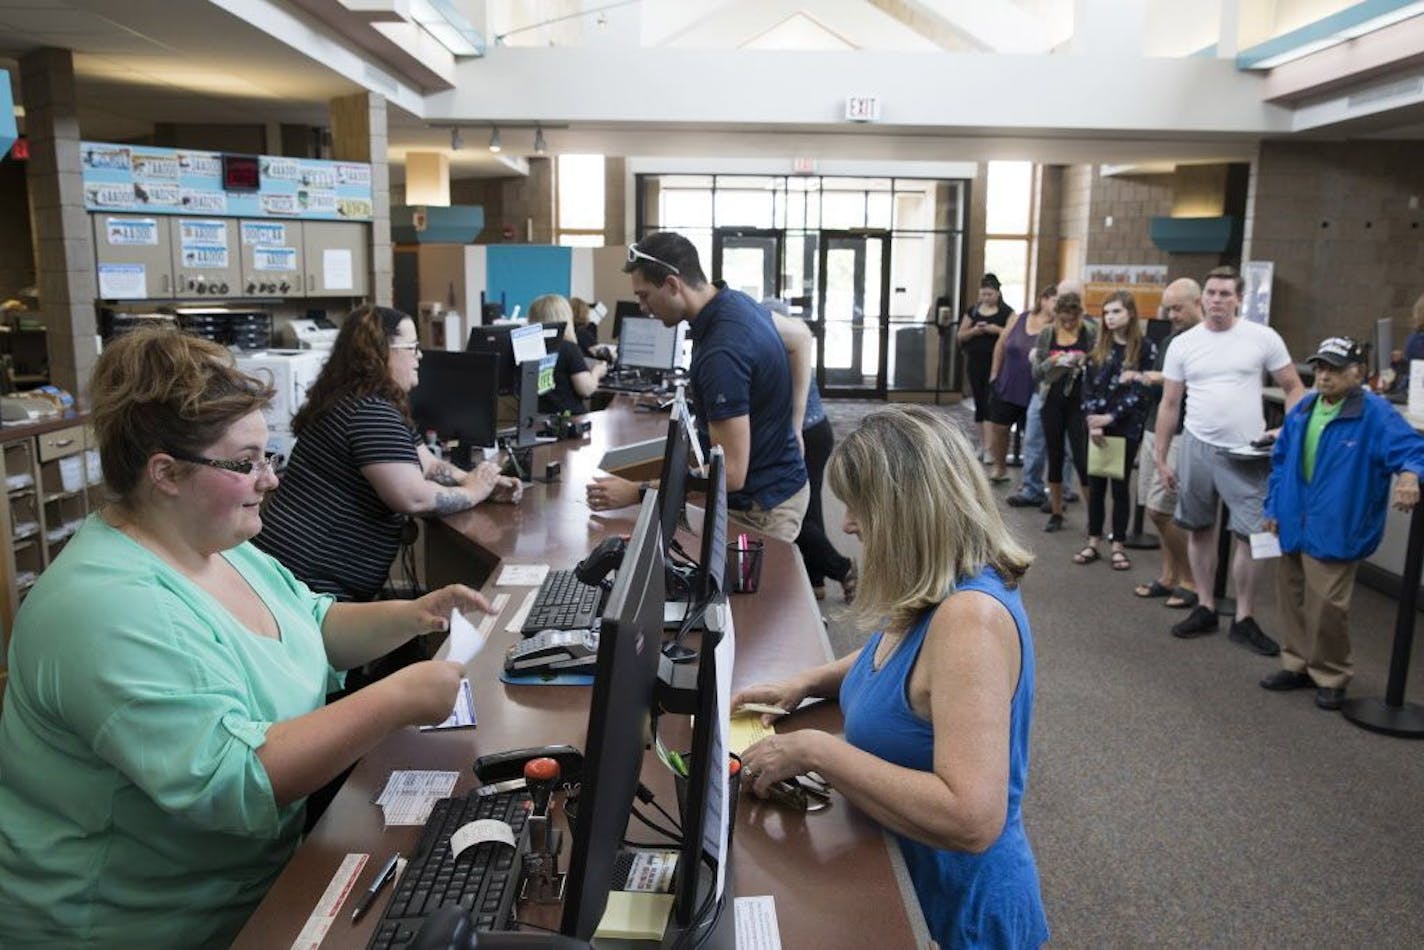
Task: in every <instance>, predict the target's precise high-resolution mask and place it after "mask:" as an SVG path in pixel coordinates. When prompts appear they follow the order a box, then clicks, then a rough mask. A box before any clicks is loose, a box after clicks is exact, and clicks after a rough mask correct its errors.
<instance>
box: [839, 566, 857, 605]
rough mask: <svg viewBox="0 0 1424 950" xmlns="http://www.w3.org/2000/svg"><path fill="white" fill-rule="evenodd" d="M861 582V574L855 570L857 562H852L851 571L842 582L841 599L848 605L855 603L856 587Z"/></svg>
mask: <svg viewBox="0 0 1424 950" xmlns="http://www.w3.org/2000/svg"><path fill="white" fill-rule="evenodd" d="M859 580H860V572H859V571H857V570H856V569H855V562H854V561H851V562H850V570H849V571H848V572H846V576H845V578H844V579H843V580H842V581H841V599H842V600H844V601H845V602H846V603H848V604H851V603H854V602H855V585H856V582H857V581H859Z"/></svg>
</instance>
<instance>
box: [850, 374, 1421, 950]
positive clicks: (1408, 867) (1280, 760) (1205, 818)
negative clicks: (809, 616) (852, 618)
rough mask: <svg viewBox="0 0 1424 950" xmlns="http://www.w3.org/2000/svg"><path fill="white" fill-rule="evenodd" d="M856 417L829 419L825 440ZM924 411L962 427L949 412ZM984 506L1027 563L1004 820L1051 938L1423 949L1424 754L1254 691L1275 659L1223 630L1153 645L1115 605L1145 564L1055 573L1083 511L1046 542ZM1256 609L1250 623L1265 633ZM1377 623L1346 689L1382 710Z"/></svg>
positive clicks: (1370, 613)
mask: <svg viewBox="0 0 1424 950" xmlns="http://www.w3.org/2000/svg"><path fill="white" fill-rule="evenodd" d="M876 405H878V404H876V403H867V402H850V401H832V402H830V403H828V407H827V408H828V411H829V414H830V416H831V420H832V425H833V427H834V428H835V430H836V432H837V434H838V435H840V434H844V433H845V432H848V431H850V429H851V428H853V427H854V426H855V424H856V421H857V420H858V419H859V418H860V417H861V416H862V415H863V414H864V413H865V412H866V411H868V410H869V409H872V408H874V407H875V406H876ZM943 410H944V411H945V412H946V413H948V414H950V415H951V416H952V417H954V418H955V419H957V420H959V421H960V422H961V423H962V424H963V425H964V426H965V427H966V429H972V428H973V426H972V417H971V416H970V414H969V412H968V411H967V410H966V409H965V408H964V407H963V406H953V407H950V406H946V407H943ZM1013 487H1014V486H1013V484H1012V483H1010V484H1006V485H1002V486H997V487H996V489H995V491H996V494H998V495H999V496H1000V497H1003V496H1007V495H1008V494H1009V493H1010V492H1011V491H1012V490H1013ZM1002 510H1003V512H1004V513H1005V517H1006V518H1007V519H1008V522H1009V524H1010V525H1011V526H1012V527H1013V528H1014V529H1016V530H1017V531H1018V532H1019V537H1020V538H1021V539H1022V540H1023V541H1024V542H1025V543H1026V544H1027V545H1028V547H1029V548H1030V549H1031V550H1033V551H1034V552H1035V555H1036V558H1037V560H1036V561H1035V564H1034V567H1033V568H1032V569H1031V570H1030V571H1029V573H1028V575H1027V577H1026V578H1025V582H1024V599H1025V601H1026V603H1027V606H1028V612H1029V616H1030V619H1031V621H1032V623H1033V629H1034V637H1035V640H1036V644H1037V652H1038V694H1037V707H1036V710H1035V721H1034V727H1033V753H1032V755H1033V759H1032V770H1031V772H1030V777H1029V786H1028V792H1027V794H1026V797H1025V803H1024V816H1025V822H1026V824H1027V826H1028V831H1029V835H1030V839H1031V840H1032V842H1033V844H1034V848H1035V852H1036V854H1037V857H1038V864H1039V870H1040V873H1041V875H1042V880H1043V894H1044V901H1045V903H1046V905H1047V910H1048V917H1049V923H1050V926H1051V927H1052V930H1053V942H1054V943H1055V944H1056V945H1059V946H1066V947H1102V946H1114V947H1140V946H1153V947H1157V946H1170V947H1205V946H1210V947H1285V946H1299V947H1327V946H1329V947H1341V946H1345V947H1366V946H1368V947H1419V946H1424V743H1420V742H1410V741H1408V740H1401V739H1391V738H1388V737H1385V736H1380V735H1375V734H1373V733H1369V732H1366V731H1364V730H1362V729H1359V728H1357V727H1356V726H1354V725H1352V724H1351V723H1349V722H1348V721H1346V720H1345V719H1344V718H1342V717H1341V716H1340V715H1339V714H1338V713H1326V712H1322V711H1320V710H1318V709H1316V708H1315V706H1314V704H1313V702H1312V699H1313V692H1312V691H1309V690H1302V691H1298V692H1293V693H1285V694H1278V693H1268V692H1267V691H1265V690H1263V689H1260V688H1259V687H1258V686H1257V685H1256V682H1257V680H1259V679H1260V678H1261V677H1262V676H1263V675H1265V674H1266V673H1269V672H1271V671H1272V670H1273V669H1275V668H1276V665H1277V663H1278V661H1277V660H1274V659H1266V658H1263V657H1259V656H1256V655H1254V654H1252V653H1248V652H1246V651H1245V650H1244V649H1242V648H1240V647H1238V646H1236V645H1234V644H1232V643H1230V642H1229V641H1228V640H1227V638H1226V634H1225V627H1224V626H1223V632H1222V633H1219V634H1216V635H1214V636H1208V637H1204V638H1201V639H1197V640H1177V639H1175V638H1173V637H1172V636H1170V635H1169V634H1168V628H1169V627H1170V625H1171V624H1172V623H1174V622H1176V621H1177V620H1178V619H1180V618H1181V617H1182V613H1181V612H1179V611H1169V610H1166V609H1164V608H1163V607H1162V606H1160V604H1161V601H1148V600H1139V599H1138V598H1135V597H1133V596H1132V588H1133V586H1134V585H1135V584H1138V583H1142V582H1146V581H1150V580H1151V579H1152V578H1154V577H1155V576H1156V571H1157V569H1158V566H1159V562H1158V561H1157V555H1156V552H1131V553H1132V555H1133V562H1134V563H1133V569H1132V570H1130V571H1124V572H1114V571H1112V570H1110V569H1109V568H1108V565H1107V562H1106V560H1104V561H1102V562H1099V563H1097V564H1093V565H1090V566H1087V567H1080V566H1078V565H1076V564H1073V563H1072V562H1071V557H1072V554H1073V552H1074V551H1076V550H1078V548H1080V547H1081V546H1082V541H1083V538H1084V534H1083V531H1084V519H1085V514H1084V511H1083V505H1082V504H1077V505H1072V506H1069V508H1068V525H1067V528H1066V529H1065V530H1064V531H1062V532H1060V533H1058V534H1045V533H1044V532H1043V530H1042V528H1043V523H1044V521H1045V520H1046V516H1045V515H1042V514H1040V513H1039V512H1038V511H1037V510H1036V509H1028V510H1025V509H1014V508H1009V507H1008V506H1007V505H1005V506H1003V508H1002ZM841 516H842V507H841V506H840V504H839V503H838V502H837V501H836V499H835V498H834V497H832V496H830V495H829V494H827V497H826V523H827V527H828V529H829V530H828V533H829V534H830V536H831V538H832V540H833V541H835V542H836V543H837V544H838V546H840V547H841V549H842V551H843V552H844V553H846V554H848V555H851V556H855V557H858V556H859V550H858V547H857V544H856V540H855V539H854V538H852V537H849V536H846V535H844V534H841V533H840V532H839V530H838V529H839V525H840V523H841ZM1267 586H1268V587H1269V586H1270V585H1269V584H1268V585H1267ZM828 588H829V593H828V596H827V599H826V601H825V602H824V612H825V614H826V616H827V618H828V620H829V621H830V633H831V640H832V644H833V646H834V648H835V650H836V653H837V655H838V656H839V655H844V654H845V653H847V652H849V651H851V650H854V649H856V648H857V647H859V646H860V644H862V643H863V642H864V641H865V633H864V632H862V631H858V630H855V629H853V628H851V627H850V625H849V624H848V623H846V622H845V621H844V620H842V619H840V618H839V617H838V613H839V609H840V608H839V604H840V601H839V596H840V592H839V590H838V589H837V588H836V585H835V584H834V582H832V583H831V584H829V585H828ZM1272 600H1273V598H1271V597H1270V596H1269V595H1268V597H1267V604H1266V606H1265V608H1264V609H1262V610H1261V611H1260V614H1261V617H1260V620H1261V625H1262V627H1263V628H1265V630H1266V631H1267V632H1268V633H1270V632H1273V630H1274V628H1275V626H1276V619H1275V611H1274V607H1273V604H1272V603H1271V601H1272ZM1394 611H1395V602H1394V600H1393V599H1392V598H1387V597H1385V596H1383V595H1381V594H1379V593H1377V592H1375V591H1373V590H1371V589H1369V588H1367V587H1363V586H1361V587H1359V588H1358V589H1357V591H1356V594H1355V600H1354V607H1353V611H1352V616H1351V624H1352V631H1353V640H1354V645H1355V653H1356V656H1355V662H1356V668H1357V673H1356V678H1355V681H1354V684H1353V685H1352V687H1351V694H1352V695H1360V696H1383V694H1384V684H1385V677H1386V673H1387V669H1388V662H1389V648H1390V643H1391V638H1392V633H1393V629H1394ZM1420 652H1421V650H1419V649H1416V651H1415V662H1414V664H1413V671H1412V676H1411V680H1410V686H1409V691H1408V696H1409V697H1410V698H1412V700H1413V701H1414V702H1416V703H1424V675H1421V673H1420V669H1419V668H1420V665H1421V664H1420V662H1419V660H1418V654H1419V653H1420Z"/></svg>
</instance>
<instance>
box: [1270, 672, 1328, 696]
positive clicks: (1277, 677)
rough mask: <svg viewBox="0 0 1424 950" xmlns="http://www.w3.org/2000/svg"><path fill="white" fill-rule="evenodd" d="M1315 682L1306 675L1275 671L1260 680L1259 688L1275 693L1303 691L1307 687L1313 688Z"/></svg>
mask: <svg viewBox="0 0 1424 950" xmlns="http://www.w3.org/2000/svg"><path fill="white" fill-rule="evenodd" d="M1314 685H1315V681H1314V680H1313V679H1311V678H1310V675H1309V674H1307V673H1297V672H1296V671H1295V670H1276V671H1275V672H1274V673H1272V674H1271V675H1270V676H1264V677H1262V678H1261V688H1262V689H1269V690H1275V691H1277V692H1279V691H1283V690H1287V689H1305V688H1306V687H1307V686H1314Z"/></svg>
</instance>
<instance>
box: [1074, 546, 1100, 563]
mask: <svg viewBox="0 0 1424 950" xmlns="http://www.w3.org/2000/svg"><path fill="white" fill-rule="evenodd" d="M1102 559H1103V555H1102V552H1101V551H1099V550H1098V549H1097V548H1095V547H1093V546H1092V545H1091V544H1089V545H1085V546H1084V547H1083V550H1081V551H1079V552H1078V553H1077V554H1075V555H1073V563H1074V564H1092V563H1093V562H1094V561H1101V560H1102Z"/></svg>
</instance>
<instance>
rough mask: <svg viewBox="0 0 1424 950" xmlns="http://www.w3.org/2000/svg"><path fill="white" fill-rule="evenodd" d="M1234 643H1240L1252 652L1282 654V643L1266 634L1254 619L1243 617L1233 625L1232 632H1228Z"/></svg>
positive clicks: (1269, 654)
mask: <svg viewBox="0 0 1424 950" xmlns="http://www.w3.org/2000/svg"><path fill="white" fill-rule="evenodd" d="M1228 636H1229V637H1230V639H1231V642H1232V643H1239V644H1240V645H1241V646H1243V647H1245V648H1246V649H1248V650H1250V651H1251V652H1252V653H1259V654H1261V655H1262V656H1280V653H1281V647H1280V644H1278V643H1276V641H1274V640H1272V639H1271V638H1270V637H1268V636H1266V633H1265V631H1264V630H1262V629H1261V628H1260V627H1259V626H1258V625H1257V624H1256V621H1255V620H1254V619H1252V618H1251V617H1242V618H1241V619H1240V620H1237V621H1235V622H1234V623H1232V625H1231V633H1229V634H1228Z"/></svg>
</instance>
